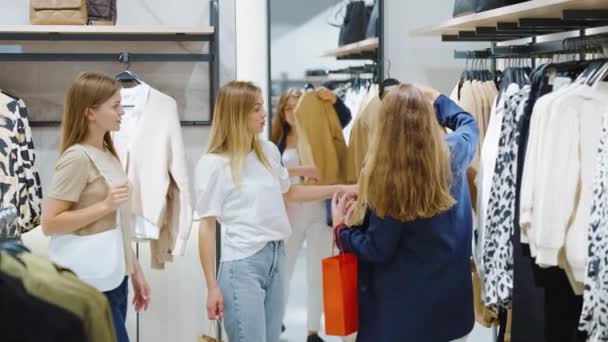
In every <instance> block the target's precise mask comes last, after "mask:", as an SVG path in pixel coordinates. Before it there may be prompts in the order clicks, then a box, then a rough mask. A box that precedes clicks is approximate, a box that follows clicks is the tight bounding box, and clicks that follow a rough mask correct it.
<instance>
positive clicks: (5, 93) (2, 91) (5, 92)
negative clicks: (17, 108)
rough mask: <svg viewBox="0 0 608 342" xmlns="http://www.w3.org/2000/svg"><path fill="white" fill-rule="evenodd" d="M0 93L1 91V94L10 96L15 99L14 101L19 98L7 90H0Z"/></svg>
mask: <svg viewBox="0 0 608 342" xmlns="http://www.w3.org/2000/svg"><path fill="white" fill-rule="evenodd" d="M0 93H2V94H4V95H6V96H8V97H10V98H11V99H13V100H16V101H19V100H21V99H20V98H19V97H17V96H15V95H13V94H11V93H9V92H7V91H4V90H0Z"/></svg>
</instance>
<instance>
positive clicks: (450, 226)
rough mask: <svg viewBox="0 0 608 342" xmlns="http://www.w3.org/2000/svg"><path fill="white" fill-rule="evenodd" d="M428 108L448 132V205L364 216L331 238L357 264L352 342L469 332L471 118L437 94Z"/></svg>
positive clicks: (432, 338)
mask: <svg viewBox="0 0 608 342" xmlns="http://www.w3.org/2000/svg"><path fill="white" fill-rule="evenodd" d="M435 109H436V110H437V118H438V120H439V122H440V123H441V124H442V125H444V126H447V127H449V128H450V129H452V130H453V131H454V132H453V133H450V134H449V135H448V136H447V138H446V142H447V144H448V146H449V149H450V155H451V160H452V176H453V181H452V190H451V192H452V196H453V197H454V198H455V199H456V204H455V205H454V206H453V207H451V208H450V209H448V210H447V211H445V212H443V213H441V214H439V215H436V216H434V217H432V218H428V219H417V220H414V221H409V222H402V221H399V220H397V219H394V218H392V217H388V216H387V217H378V216H377V215H376V214H375V213H374V212H373V211H369V212H368V215H367V217H366V220H365V222H364V224H363V225H362V226H361V227H354V228H353V229H342V230H341V231H340V233H339V236H338V237H337V238H339V239H340V240H341V241H342V244H343V247H344V250H345V251H346V252H352V253H354V254H355V255H357V257H358V260H359V274H358V278H359V279H358V283H359V333H358V337H357V341H359V342H367V341H370V342H371V341H373V342H395V341H407V342H409V341H412V342H422V341H424V342H448V341H451V340H454V339H458V338H460V337H463V336H465V335H467V334H468V333H469V332H470V331H471V329H473V325H474V314H473V289H472V280H471V269H470V263H469V258H470V257H471V239H472V231H473V222H472V210H471V199H470V195H469V190H468V185H467V178H466V170H467V167H468V166H469V164H470V162H471V160H472V159H473V156H474V154H475V149H476V146H477V139H478V136H479V130H478V128H477V124H476V123H475V119H474V118H473V117H472V116H471V114H469V113H467V112H465V111H464V110H463V109H461V108H460V107H458V105H456V104H455V103H454V102H452V101H451V100H450V99H448V98H447V97H445V96H443V95H442V96H440V97H438V98H437V100H436V101H435Z"/></svg>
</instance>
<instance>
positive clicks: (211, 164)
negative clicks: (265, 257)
mask: <svg viewBox="0 0 608 342" xmlns="http://www.w3.org/2000/svg"><path fill="white" fill-rule="evenodd" d="M261 144H262V150H263V152H264V155H265V156H266V159H267V160H268V163H269V164H270V167H271V170H268V169H267V168H266V167H264V165H263V164H262V162H260V161H259V160H258V159H257V157H256V156H255V153H253V152H251V153H249V154H248V155H247V157H246V158H245V161H244V163H243V172H242V174H241V184H240V185H239V186H238V187H237V186H235V184H234V181H233V180H232V172H231V170H230V159H229V158H228V157H227V156H223V155H219V154H205V155H204V156H202V157H201V159H200V160H199V162H198V164H197V165H196V171H195V188H196V210H197V213H198V216H199V218H205V217H211V216H215V217H216V218H217V220H218V222H219V223H220V224H221V225H222V251H221V254H222V255H221V261H231V260H239V259H243V258H246V257H249V256H251V255H253V254H255V253H257V252H258V251H260V250H261V249H262V248H264V246H265V245H266V244H267V243H268V242H270V241H279V240H284V239H286V238H287V237H289V235H290V234H291V227H290V225H289V219H288V218H287V212H286V209H285V202H284V201H283V194H284V193H286V192H287V191H288V190H289V186H290V182H289V174H288V172H287V169H286V168H284V167H283V166H282V165H281V155H280V153H279V150H278V149H277V147H276V146H275V145H274V144H272V143H271V142H268V141H261Z"/></svg>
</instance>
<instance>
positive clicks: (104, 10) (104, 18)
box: [87, 0, 117, 26]
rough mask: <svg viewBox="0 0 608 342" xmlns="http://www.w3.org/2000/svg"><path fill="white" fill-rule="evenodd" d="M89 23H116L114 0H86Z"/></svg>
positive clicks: (105, 24)
mask: <svg viewBox="0 0 608 342" xmlns="http://www.w3.org/2000/svg"><path fill="white" fill-rule="evenodd" d="M87 10H88V12H89V20H88V22H89V25H104V26H107V25H116V14H117V8H116V0H87Z"/></svg>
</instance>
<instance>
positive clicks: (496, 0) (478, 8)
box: [475, 0, 529, 13]
mask: <svg viewBox="0 0 608 342" xmlns="http://www.w3.org/2000/svg"><path fill="white" fill-rule="evenodd" d="M526 1H529V0H476V1H475V2H476V4H475V12H477V13H479V12H484V11H489V10H493V9H496V8H500V7H505V6H510V5H515V4H519V3H522V2H526Z"/></svg>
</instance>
